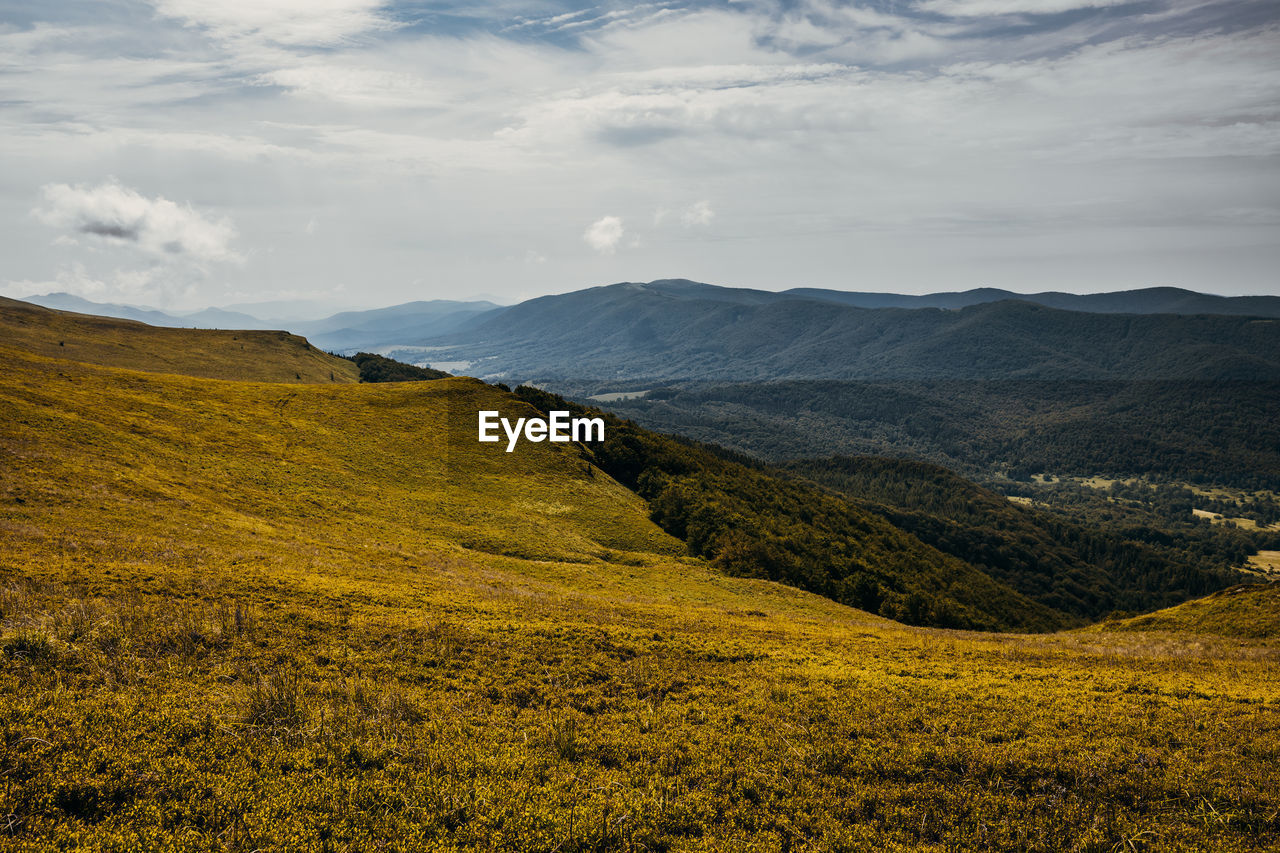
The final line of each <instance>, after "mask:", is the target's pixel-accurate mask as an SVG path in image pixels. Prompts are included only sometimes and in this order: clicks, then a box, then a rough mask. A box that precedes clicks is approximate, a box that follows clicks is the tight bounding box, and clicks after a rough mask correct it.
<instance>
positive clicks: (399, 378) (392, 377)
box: [343, 352, 449, 382]
mask: <svg viewBox="0 0 1280 853" xmlns="http://www.w3.org/2000/svg"><path fill="white" fill-rule="evenodd" d="M343 357H344V358H346V359H347V360H349V361H354V362H355V363H356V366H357V367H359V368H360V381H361V382H420V381H422V380H425V379H444V378H445V377H446V376H449V374H448V373H445V372H444V371H443V370H432V369H431V368H429V367H417V366H415V365H412V364H405V363H404V362H403V361H396V360H395V359H391V358H386V357H385V356H381V355H375V354H374V353H371V352H358V353H356V354H355V355H348V356H343Z"/></svg>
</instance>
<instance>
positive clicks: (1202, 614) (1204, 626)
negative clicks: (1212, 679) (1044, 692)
mask: <svg viewBox="0 0 1280 853" xmlns="http://www.w3.org/2000/svg"><path fill="white" fill-rule="evenodd" d="M1099 628H1100V629H1103V630H1107V631H1177V632H1179V633H1184V634H1216V635H1218V636H1221V637H1241V638H1247V639H1275V638H1276V637H1280V583H1274V582H1273V583H1267V584H1249V585H1246V586H1233V587H1231V588H1230V589H1224V590H1222V591H1221V592H1215V593H1214V594H1213V595H1210V596H1208V597H1207V598H1199V599H1196V600H1195V601H1188V602H1186V603H1185V604H1179V605H1178V606H1177V607H1170V608H1169V609H1167V610H1160V611H1157V612H1156V613H1148V614H1146V615H1143V616H1135V617H1134V618H1132V619H1124V620H1120V621H1117V622H1106V623H1103V624H1102V625H1101V626H1099Z"/></svg>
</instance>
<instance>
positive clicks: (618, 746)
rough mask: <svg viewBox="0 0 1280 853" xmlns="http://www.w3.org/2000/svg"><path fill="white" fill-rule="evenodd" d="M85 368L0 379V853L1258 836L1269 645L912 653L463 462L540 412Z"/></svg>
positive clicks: (561, 489) (597, 500)
mask: <svg viewBox="0 0 1280 853" xmlns="http://www.w3.org/2000/svg"><path fill="white" fill-rule="evenodd" d="M76 322H80V321H76ZM156 331H161V330H156ZM111 334H112V335H114V334H116V332H112V333H111ZM121 334H123V333H121ZM146 334H147V335H150V334H151V332H147V333H146ZM222 334H223V335H224V336H225V335H227V334H240V335H244V334H245V333H222ZM69 337H70V336H69ZM153 340H158V339H153ZM209 340H214V339H213V338H210V339H209ZM112 342H113V339H112V338H110V337H106V336H104V337H103V338H101V339H90V340H86V341H84V342H83V343H82V344H81V346H83V349H81V350H79V351H77V352H75V353H74V355H75V357H76V358H78V359H80V360H81V361H79V362H77V361H69V360H61V359H53V358H49V357H48V354H47V350H46V349H45V348H43V346H36V345H34V344H29V343H28V342H27V341H24V340H15V339H14V338H6V339H5V340H4V342H3V348H2V349H0V355H2V356H3V358H4V360H5V370H4V372H3V375H2V378H0V507H2V510H0V531H3V535H2V536H0V580H2V582H3V591H2V592H0V631H2V633H0V649H2V653H0V733H2V735H3V741H2V742H0V750H2V751H0V776H2V778H3V779H4V784H3V786H0V815H4V816H5V819H4V820H3V821H0V847H8V848H10V849H23V850H52V849H60V850H122V851H123V850H191V851H216V850H237V851H251V850H279V851H292V850H314V851H338V850H351V851H354V850H373V849H380V850H403V851H417V850H477V851H479V850H486V851H487V850H509V851H587V850H634V851H642V850H643V851H655V850H708V851H709V850H762V851H765V850H767V851H782V850H815V851H816V850H830V851H837V850H841V851H853V850H938V851H942V850H1082V851H1112V850H1142V849H1148V850H1224V851H1229V850H1260V849H1266V848H1268V847H1274V845H1276V844H1277V843H1280V791H1278V790H1277V788H1276V786H1275V784H1274V783H1275V766H1276V761H1277V759H1278V758H1280V715H1278V714H1277V711H1278V710H1280V687H1278V686H1277V682H1276V679H1275V673H1276V666H1277V658H1278V657H1280V651H1278V650H1277V648H1276V647H1275V646H1274V645H1273V644H1272V643H1271V642H1269V641H1265V640H1262V641H1254V642H1248V641H1245V642H1241V641H1238V640H1226V639H1217V638H1213V637H1209V636H1203V635H1195V636H1191V635H1185V636H1184V635H1179V634H1162V635H1160V637H1159V639H1152V635H1147V634H1132V633H1102V632H1083V633H1080V632H1077V633H1064V634H1052V635H1038V636H1023V635H996V634H976V633H965V632H958V631H939V630H926V629H916V628H907V627H904V626H902V625H899V624H896V623H893V622H890V621H887V620H885V619H881V618H879V617H874V616H870V615H867V614H865V613H862V612H860V611H857V610H852V609H849V608H846V607H843V606H840V605H837V604H835V603H832V602H831V601H828V600H826V599H822V598H818V597H816V596H812V595H809V594H806V593H802V592H799V591H796V590H793V589H791V588H788V587H784V586H780V585H777V584H773V583H769V582H765V581H756V580H747V579H739V578H729V577H725V576H723V575H721V574H719V573H717V572H716V571H713V570H712V569H711V568H710V567H709V566H708V565H707V564H706V563H704V562H702V561H700V560H695V559H692V558H688V557H684V556H681V555H682V554H683V553H684V548H683V546H682V543H680V542H678V541H677V540H675V539H672V538H671V537H669V536H668V535H667V534H665V533H663V532H662V531H661V530H660V529H659V528H658V527H657V526H655V525H654V524H653V523H652V522H651V521H650V520H649V518H648V513H647V509H646V507H645V505H644V504H643V502H642V501H641V500H640V498H639V497H637V496H636V495H635V494H633V493H632V492H630V491H628V490H627V489H625V488H623V487H622V486H621V485H619V484H618V483H616V482H614V481H613V480H612V479H610V478H609V477H608V476H607V475H605V474H604V473H603V472H602V471H600V470H598V469H596V468H595V467H593V466H592V465H590V464H589V463H588V462H587V461H586V457H585V456H584V455H583V454H582V452H581V451H580V450H579V449H577V448H575V447H574V446H571V445H549V444H529V443H525V444H522V445H520V446H519V447H518V449H517V451H516V452H515V453H510V454H508V453H505V452H503V448H502V447H501V446H500V445H481V444H479V443H477V442H476V441H475V412H476V411H477V409H479V408H496V409H500V410H502V411H503V412H504V413H507V414H512V415H514V414H519V413H529V412H532V411H533V410H532V409H529V408H528V407H527V406H526V405H525V404H524V403H522V402H519V401H518V400H516V399H515V398H514V397H512V396H510V395H507V394H505V393H504V392H501V391H499V390H498V389H496V388H494V387H491V386H487V385H484V384H483V383H480V382H478V381H475V380H470V379H440V380H432V381H427V382H413V383H388V384H345V385H342V386H335V385H331V384H329V383H328V382H327V380H326V381H324V382H323V384H293V385H282V384H279V383H268V382H246V381H220V380H217V379H208V378H196V377H191V376H179V375H171V374H166V373H162V372H141V371H138V370H130V369H123V368H120V367H108V366H95V365H93V364H88V363H82V362H84V361H90V360H92V356H93V355H94V354H95V353H96V354H104V353H106V352H108V351H110V352H111V353H112V354H113V355H114V350H110V346H111V344H112ZM123 342H124V343H126V346H125V347H120V348H121V349H129V348H130V347H134V348H136V351H137V352H142V346H143V345H142V344H141V343H135V342H134V341H133V340H132V339H130V340H126V341H123ZM116 343H119V342H116ZM237 343H239V341H237ZM55 345H56V344H55ZM71 345H72V342H71V340H70V339H69V340H68V341H67V347H68V348H70V347H71ZM220 345H221V344H220ZM155 346H157V347H159V348H160V352H159V353H158V354H157V356H156V359H157V361H159V362H161V363H164V364H168V363H170V362H165V361H164V359H166V358H172V359H173V361H172V364H173V365H178V362H181V361H184V360H185V359H187V358H189V357H190V356H189V354H185V355H182V356H179V355H178V354H176V353H170V354H168V355H166V354H165V353H164V352H163V346H164V345H163V344H162V343H156V344H155ZM290 346H292V345H290ZM59 349H62V348H61V347H59ZM31 350H38V352H37V353H32V352H31ZM246 352H247V350H246ZM302 352H303V353H307V352H310V351H308V350H305V349H303V350H302ZM218 357H219V358H222V357H223V356H218ZM209 358H210V359H213V355H212V354H210V355H209ZM281 358H282V359H284V360H283V361H280V362H276V363H275V364H274V366H272V365H267V364H263V362H264V361H269V356H268V355H267V354H266V353H264V352H262V351H258V352H255V353H254V354H253V357H252V359H251V361H253V366H252V367H250V366H249V365H246V366H245V367H244V369H245V370H246V371H249V370H265V371H267V372H268V376H269V377H270V378H277V379H278V378H281V374H282V373H287V372H288V371H291V370H292V371H294V372H296V373H302V371H301V370H300V369H298V368H295V367H294V365H295V364H297V362H296V361H290V360H289V359H290V358H293V356H291V355H288V354H287V353H286V354H285V355H282V356H281ZM316 358H317V359H318V360H317V361H316V365H319V366H318V367H317V368H316V369H317V370H320V369H324V368H323V364H324V362H323V361H322V360H319V359H320V354H316ZM102 360H104V361H114V359H109V358H107V357H106V356H105V355H104V356H103V358H102ZM139 360H140V361H145V359H143V358H142V357H141V356H139ZM234 360H235V359H234V351H232V354H231V356H230V357H228V360H227V361H224V362H222V364H223V365H224V367H223V368H220V369H222V370H224V373H223V375H231V376H234V375H237V374H236V373H235V370H236V369H238V368H235V367H233V366H228V365H229V364H230V362H231V361H234ZM133 366H135V367H141V366H146V367H151V368H156V365H155V364H151V363H147V364H136V363H135V364H133ZM179 366H180V365H179ZM156 369H159V368H156ZM172 372H194V371H191V370H185V371H184V370H178V369H177V367H174V370H173V371H172ZM302 375H304V376H308V375H310V376H312V377H313V378H314V376H315V374H314V373H312V374H305V373H303V374H302ZM268 376H264V377H262V378H268ZM352 376H353V374H347V375H346V378H347V379H348V380H350V379H351V378H352ZM285 378H286V379H287V377H285ZM294 381H295V382H296V380H294ZM335 381H337V380H335Z"/></svg>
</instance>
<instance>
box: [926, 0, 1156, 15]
mask: <svg viewBox="0 0 1280 853" xmlns="http://www.w3.org/2000/svg"><path fill="white" fill-rule="evenodd" d="M1132 2H1134V0H925V2H923V3H921V4H920V5H919V6H918V7H917V8H919V9H921V10H923V11H925V12H935V13H937V14H939V15H947V16H948V17H952V18H982V17H987V16H991V15H1053V14H1058V13H1060V12H1070V11H1073V10H1075V9H1101V8H1105V7H1107V6H1122V5H1125V4H1126V3H1132Z"/></svg>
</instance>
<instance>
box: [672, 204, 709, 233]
mask: <svg viewBox="0 0 1280 853" xmlns="http://www.w3.org/2000/svg"><path fill="white" fill-rule="evenodd" d="M715 218H716V212H715V211H714V210H712V209H711V202H709V201H699V202H695V203H693V204H691V205H689V206H688V207H687V208H685V210H684V212H683V213H681V214H680V221H681V222H682V223H684V227H685V228H693V227H694V226H697V225H710V224H711V220H713V219H715Z"/></svg>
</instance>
